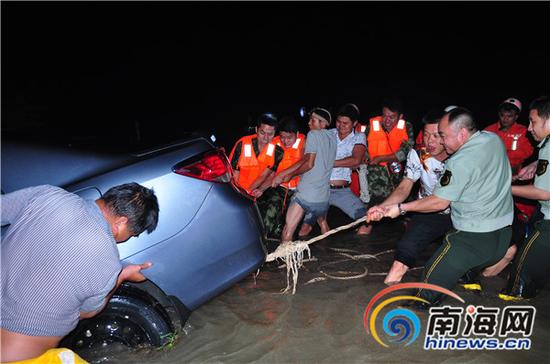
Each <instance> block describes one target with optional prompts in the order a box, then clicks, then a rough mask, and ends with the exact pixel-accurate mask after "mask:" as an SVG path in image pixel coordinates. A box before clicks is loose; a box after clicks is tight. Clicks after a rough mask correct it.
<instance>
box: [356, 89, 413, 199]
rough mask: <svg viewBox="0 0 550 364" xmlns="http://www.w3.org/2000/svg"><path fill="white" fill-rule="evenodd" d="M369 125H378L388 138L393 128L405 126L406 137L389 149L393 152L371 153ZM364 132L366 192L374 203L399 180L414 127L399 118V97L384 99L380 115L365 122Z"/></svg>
mask: <svg viewBox="0 0 550 364" xmlns="http://www.w3.org/2000/svg"><path fill="white" fill-rule="evenodd" d="M377 122H378V123H377ZM373 125H374V128H377V127H382V129H383V131H384V132H385V134H386V137H387V138H388V139H389V138H391V134H392V133H393V132H394V130H395V131H397V128H398V127H400V128H401V129H403V128H404V129H405V131H406V137H404V138H402V141H401V144H400V146H399V148H398V149H397V150H393V153H390V154H386V155H378V156H375V157H371V156H370V154H371V153H372V146H371V147H369V143H372V140H373V138H372V134H373V133H372V132H373V131H374V130H372V129H373ZM371 130H372V131H371ZM365 134H366V135H367V154H366V156H365V158H366V160H367V162H368V167H367V169H368V174H367V178H368V184H369V192H370V195H371V203H374V204H377V203H380V202H382V201H383V200H385V199H386V198H387V197H388V196H389V195H390V194H391V193H392V191H393V190H394V189H395V188H396V187H397V186H398V185H399V183H400V182H401V179H402V178H403V170H404V168H403V164H404V162H405V160H406V159H407V155H408V153H409V151H410V150H411V148H412V147H413V144H414V130H413V126H412V124H411V123H410V122H408V121H405V120H403V106H402V103H401V101H400V100H399V99H386V100H385V101H384V102H383V104H382V116H378V117H375V118H372V119H371V120H370V122H369V125H367V126H366V130H365ZM402 134H405V133H402Z"/></svg>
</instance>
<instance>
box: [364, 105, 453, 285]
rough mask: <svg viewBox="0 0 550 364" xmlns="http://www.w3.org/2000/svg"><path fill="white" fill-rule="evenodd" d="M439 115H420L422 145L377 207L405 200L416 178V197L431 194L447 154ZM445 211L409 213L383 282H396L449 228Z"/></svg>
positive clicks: (419, 197)
mask: <svg viewBox="0 0 550 364" xmlns="http://www.w3.org/2000/svg"><path fill="white" fill-rule="evenodd" d="M441 116H442V113H440V112H430V113H428V115H426V116H425V117H424V119H423V123H424V128H423V130H422V133H423V136H424V137H423V145H424V146H423V147H421V148H418V149H412V150H411V151H409V154H408V155H407V166H406V168H405V176H404V178H403V179H402V180H401V183H400V184H399V185H398V186H397V188H396V189H395V190H394V191H393V192H392V193H391V195H389V196H388V198H387V199H386V200H385V201H384V202H383V203H382V204H381V205H380V206H389V205H392V204H396V203H401V202H403V201H405V199H407V197H408V196H409V194H410V193H411V190H412V188H413V186H414V184H415V182H416V181H418V180H420V190H419V191H418V199H421V198H424V197H427V196H430V195H431V194H432V193H433V190H434V188H435V185H436V184H437V182H438V181H439V179H440V178H441V176H442V175H443V173H444V171H445V166H444V161H445V159H447V157H448V155H447V152H446V151H445V148H444V147H443V145H442V144H441V137H440V136H439V133H438V122H439V120H440V119H441ZM374 208H376V206H375V207H373V209H374ZM369 211H371V210H369ZM449 212H450V209H449V208H447V209H445V210H443V211H439V212H434V213H427V214H422V213H417V214H413V215H412V218H411V220H410V222H409V224H408V225H407V226H408V228H407V232H406V233H405V235H403V237H402V238H401V240H399V242H398V243H397V250H396V253H395V260H394V262H393V264H392V266H391V268H390V271H389V272H388V274H387V276H386V279H385V280H384V283H386V284H387V285H391V284H395V283H399V282H400V281H401V279H402V278H403V276H404V275H405V273H406V272H407V270H408V269H409V268H411V267H412V266H414V264H415V261H416V259H417V258H418V256H419V254H420V253H421V252H422V251H423V250H424V249H425V248H426V247H427V246H428V245H429V244H430V243H431V242H432V241H434V240H435V239H437V238H439V237H441V236H443V235H444V234H445V233H446V232H447V231H449V230H450V229H451V227H452V223H451V218H450V214H449Z"/></svg>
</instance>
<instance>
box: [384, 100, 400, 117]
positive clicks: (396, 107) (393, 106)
mask: <svg viewBox="0 0 550 364" xmlns="http://www.w3.org/2000/svg"><path fill="white" fill-rule="evenodd" d="M382 107H383V108H384V107H387V108H388V109H390V110H391V111H393V112H396V113H398V114H402V113H403V100H401V99H400V98H399V97H397V96H390V97H386V98H385V99H384V100H383V101H382Z"/></svg>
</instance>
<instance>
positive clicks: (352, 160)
mask: <svg viewBox="0 0 550 364" xmlns="http://www.w3.org/2000/svg"><path fill="white" fill-rule="evenodd" d="M366 151H367V148H366V147H365V146H364V145H362V144H355V146H354V147H353V150H352V151H351V156H349V157H346V158H342V159H338V160H335V161H334V167H349V168H357V167H359V165H360V164H361V162H362V161H363V159H364V158H365V152H366Z"/></svg>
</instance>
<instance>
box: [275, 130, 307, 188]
mask: <svg viewBox="0 0 550 364" xmlns="http://www.w3.org/2000/svg"><path fill="white" fill-rule="evenodd" d="M305 140H306V137H305V135H304V134H298V138H296V141H295V142H294V145H292V146H291V147H290V148H285V146H284V145H283V143H282V142H281V138H280V137H279V136H276V137H275V138H273V141H272V143H275V144H277V145H278V146H280V147H281V148H283V150H284V151H285V154H284V155H283V159H282V160H281V162H280V163H279V167H278V168H277V173H278V172H281V171H283V170H285V169H287V168H289V167H291V166H292V165H294V164H295V163H296V162H298V161H299V160H300V159H301V158H302V150H303V148H304V144H305ZM299 181H300V176H296V177H294V178H292V179H291V180H290V181H288V182H286V183H281V186H283V187H285V188H290V189H294V188H296V186H298V182H299Z"/></svg>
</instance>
